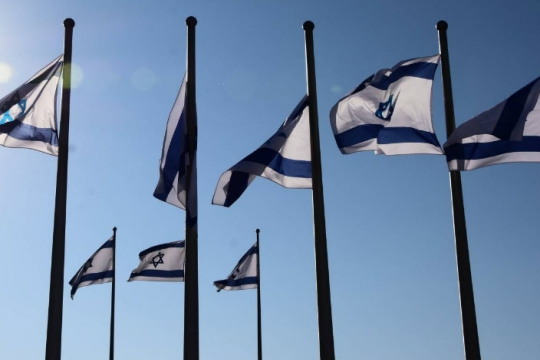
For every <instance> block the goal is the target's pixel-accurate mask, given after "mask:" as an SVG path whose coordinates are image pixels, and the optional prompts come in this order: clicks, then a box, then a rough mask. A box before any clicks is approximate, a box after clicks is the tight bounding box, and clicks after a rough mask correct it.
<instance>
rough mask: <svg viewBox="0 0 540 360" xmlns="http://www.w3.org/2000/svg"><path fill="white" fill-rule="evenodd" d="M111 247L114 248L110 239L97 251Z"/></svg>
mask: <svg viewBox="0 0 540 360" xmlns="http://www.w3.org/2000/svg"><path fill="white" fill-rule="evenodd" d="M112 247H114V241H113V239H112V238H110V239H109V240H107V241H106V242H105V244H103V245H101V247H100V248H99V249H98V251H99V250H101V249H107V248H112ZM96 253H97V251H96Z"/></svg>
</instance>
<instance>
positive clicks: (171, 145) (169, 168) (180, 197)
mask: <svg viewBox="0 0 540 360" xmlns="http://www.w3.org/2000/svg"><path fill="white" fill-rule="evenodd" d="M185 103H186V77H185V76H184V79H183V80H182V85H181V86H180V91H179V92H178V96H177V98H176V101H175V103H174V105H173V108H172V110H171V113H170V114H169V120H168V121H167V129H166V131H165V138H164V139H163V150H162V154H161V162H160V167H159V182H158V184H157V186H156V190H155V191H154V197H155V198H157V199H159V200H161V201H165V202H167V203H169V204H171V205H174V206H177V207H179V208H181V209H184V210H186V211H187V213H188V224H187V225H188V226H190V227H192V228H194V229H195V231H197V229H196V228H197V170H196V168H197V160H196V154H193V170H192V173H191V181H190V184H189V185H190V189H189V192H190V194H189V204H186V196H187V192H186V189H187V168H188V165H189V149H188V130H187V129H188V124H187V118H186V107H185Z"/></svg>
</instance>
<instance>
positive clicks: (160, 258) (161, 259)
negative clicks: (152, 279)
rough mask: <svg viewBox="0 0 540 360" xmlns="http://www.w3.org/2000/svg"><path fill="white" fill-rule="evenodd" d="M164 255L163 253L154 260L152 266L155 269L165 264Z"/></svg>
mask: <svg viewBox="0 0 540 360" xmlns="http://www.w3.org/2000/svg"><path fill="white" fill-rule="evenodd" d="M163 255H164V254H162V253H161V251H160V252H159V253H158V254H157V255H156V256H154V257H153V258H152V264H153V265H154V269H155V268H157V267H158V265H159V264H163Z"/></svg>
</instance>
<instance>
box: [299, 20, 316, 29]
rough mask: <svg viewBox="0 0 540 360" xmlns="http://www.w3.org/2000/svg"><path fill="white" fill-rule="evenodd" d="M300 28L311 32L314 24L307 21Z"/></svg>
mask: <svg viewBox="0 0 540 360" xmlns="http://www.w3.org/2000/svg"><path fill="white" fill-rule="evenodd" d="M302 28H303V29H304V30H306V31H308V30H311V31H313V29H315V24H314V23H313V21H310V20H308V21H306V22H305V23H304V25H302Z"/></svg>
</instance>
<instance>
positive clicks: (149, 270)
mask: <svg viewBox="0 0 540 360" xmlns="http://www.w3.org/2000/svg"><path fill="white" fill-rule="evenodd" d="M139 259H140V260H141V263H140V264H139V266H138V267H137V268H136V269H135V270H133V271H132V272H131V276H130V277H129V280H128V281H135V280H140V281H184V263H185V261H186V253H185V242H184V240H179V241H173V242H170V243H167V244H161V245H156V246H152V247H151V248H148V249H146V250H144V251H142V252H141V253H140V254H139Z"/></svg>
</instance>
